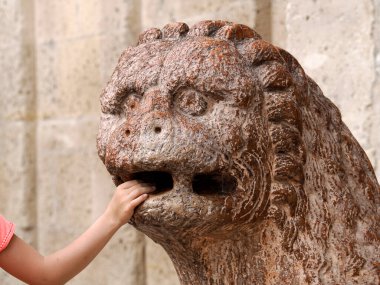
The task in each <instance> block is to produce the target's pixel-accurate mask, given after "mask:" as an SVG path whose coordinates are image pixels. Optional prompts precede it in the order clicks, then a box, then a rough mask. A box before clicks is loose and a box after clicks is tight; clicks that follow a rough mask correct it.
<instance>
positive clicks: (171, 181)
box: [97, 21, 380, 284]
mask: <svg viewBox="0 0 380 285" xmlns="http://www.w3.org/2000/svg"><path fill="white" fill-rule="evenodd" d="M101 106H102V115H101V123H100V131H99V136H98V140H97V146H98V151H99V156H100V158H101V159H102V161H103V162H104V164H105V166H106V168H107V170H108V171H109V173H110V174H111V175H112V177H113V179H114V182H115V183H116V184H120V183H122V182H123V181H126V180H129V179H140V180H142V181H146V182H149V183H154V184H156V186H157V191H156V192H155V193H153V194H152V195H150V197H149V198H148V200H146V201H145V202H144V203H143V204H142V205H141V206H140V207H138V208H137V210H136V211H135V214H134V217H133V221H132V224H133V225H134V226H135V227H136V228H137V229H138V230H140V231H142V232H143V233H145V234H146V235H147V236H149V237H150V238H152V239H153V240H154V241H155V242H157V243H159V244H160V245H161V246H163V247H164V249H165V250H166V251H167V253H168V254H169V256H170V258H171V259H172V261H173V263H174V266H175V268H176V271H177V273H178V275H179V278H180V281H181V283H182V284H379V282H380V277H379V274H380V273H379V271H380V250H379V245H380V234H379V231H380V225H379V220H380V215H379V205H380V191H379V184H378V182H377V180H376V177H375V175H374V171H373V169H372V166H371V164H370V162H369V160H368V159H367V156H366V155H365V153H364V151H363V150H362V148H361V147H360V146H359V144H358V143H357V141H356V140H355V138H354V137H353V136H352V134H351V133H350V131H349V130H348V128H347V127H346V126H345V124H344V123H343V122H342V120H341V115H340V112H339V110H338V109H337V108H336V106H335V105H334V104H333V103H331V102H330V100H329V99H327V98H326V97H324V96H323V94H322V92H321V90H320V89H319V87H318V86H317V84H316V83H315V82H314V81H313V80H312V79H310V78H309V77H308V76H307V75H306V74H305V73H304V71H303V69H302V68H301V66H300V65H299V63H298V62H297V61H296V59H295V58H294V57H293V56H291V55H290V54H289V53H287V52H286V51H284V50H282V49H280V48H278V47H275V46H273V45H271V44H270V43H268V42H266V41H264V40H262V39H261V38H260V36H259V35H258V34H257V33H256V32H255V31H253V30H252V29H250V28H249V27H247V26H244V25H239V24H234V23H230V22H224V21H203V22H200V23H198V24H195V25H194V26H192V27H191V28H189V27H188V26H187V25H186V24H184V23H171V24H168V25H166V26H165V27H164V28H163V29H162V30H159V29H155V28H154V29H149V30H147V31H145V32H144V33H142V34H141V35H140V37H139V42H138V44H137V46H135V47H129V48H127V49H126V50H125V51H124V52H123V53H122V55H121V57H120V59H119V62H118V64H117V67H116V69H115V71H114V73H113V75H112V77H111V80H110V81H109V83H108V85H107V87H106V88H105V89H104V92H103V94H102V95H101Z"/></svg>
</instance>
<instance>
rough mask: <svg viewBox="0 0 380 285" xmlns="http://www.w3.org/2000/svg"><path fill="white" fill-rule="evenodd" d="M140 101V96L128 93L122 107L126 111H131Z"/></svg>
mask: <svg viewBox="0 0 380 285" xmlns="http://www.w3.org/2000/svg"><path fill="white" fill-rule="evenodd" d="M140 101H141V96H139V95H137V94H129V95H128V96H127V97H126V98H125V100H124V103H123V108H124V110H125V111H127V112H128V111H131V110H133V109H135V108H136V107H137V106H138V105H139V104H140Z"/></svg>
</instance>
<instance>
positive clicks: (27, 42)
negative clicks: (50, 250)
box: [0, 0, 36, 285]
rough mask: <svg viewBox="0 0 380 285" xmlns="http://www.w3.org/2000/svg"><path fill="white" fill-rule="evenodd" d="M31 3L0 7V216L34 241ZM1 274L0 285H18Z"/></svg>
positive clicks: (18, 0)
mask: <svg viewBox="0 0 380 285" xmlns="http://www.w3.org/2000/svg"><path fill="white" fill-rule="evenodd" d="M33 35H34V31H33V1H22V0H6V1H1V3H0V70H1V72H0V89H1V95H0V213H1V214H2V215H4V216H5V217H6V218H7V219H9V220H11V221H13V222H14V223H15V224H16V225H17V228H16V233H17V234H18V235H20V236H22V237H23V238H24V239H25V240H26V241H27V242H29V243H31V244H34V245H35V244H36V243H35V242H36V240H35V233H36V231H35V230H36V228H35V218H36V212H35V186H36V185H35V171H34V167H35V154H36V153H35V135H34V134H35V85H34V84H35V80H34V67H35V62H34V38H33ZM15 282H17V281H16V279H14V278H12V277H10V276H9V275H7V274H4V272H0V283H1V284H3V285H7V284H16V283H15Z"/></svg>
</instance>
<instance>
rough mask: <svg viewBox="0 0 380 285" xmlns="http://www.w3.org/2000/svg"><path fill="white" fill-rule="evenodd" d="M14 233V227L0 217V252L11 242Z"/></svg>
mask: <svg viewBox="0 0 380 285" xmlns="http://www.w3.org/2000/svg"><path fill="white" fill-rule="evenodd" d="M14 231H15V225H14V224H13V223H11V222H8V221H7V220H6V219H4V217H3V216H1V215H0V252H2V251H3V250H4V249H5V248H6V247H7V246H8V244H9V242H10V241H11V239H12V237H13V234H14Z"/></svg>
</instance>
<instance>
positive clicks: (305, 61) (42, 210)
mask: <svg viewBox="0 0 380 285" xmlns="http://www.w3.org/2000/svg"><path fill="white" fill-rule="evenodd" d="M201 19H227V20H230V21H235V22H239V23H244V24H246V25H249V26H252V27H253V26H255V27H256V30H257V31H258V32H259V33H261V34H262V35H263V37H264V38H265V39H267V40H269V41H272V42H274V43H275V44H277V45H279V46H282V47H284V48H285V49H287V50H289V51H290V52H291V53H292V54H293V55H294V56H295V57H296V58H298V59H299V61H300V62H301V64H302V65H303V66H304V68H305V70H306V72H307V73H308V74H309V75H310V76H311V77H312V78H314V79H315V80H316V82H317V83H318V84H319V85H320V86H321V88H322V90H323V91H324V93H325V95H326V96H328V97H329V98H331V100H333V101H334V102H335V103H336V104H337V105H338V106H339V108H340V109H341V111H342V115H343V119H344V121H345V122H346V123H347V125H348V126H349V127H350V129H351V131H352V132H353V133H354V135H355V136H356V138H357V139H358V140H359V142H360V143H361V145H362V146H363V147H364V149H365V150H366V151H367V153H368V155H369V157H370V159H371V161H372V162H373V165H374V166H375V167H376V171H377V175H378V177H379V176H380V150H378V147H379V146H380V134H379V133H380V132H379V131H380V128H379V122H380V0H363V1H343V0H333V1H331V0H330V1H327V0H319V1H312V0H307V1H301V0H273V1H268V0H235V1H228V0H204V1H190V0H187V1H175V0H161V1H158V0H113V1H102V0H89V1H77V0H67V1H59V0H56V1H51V0H4V1H1V2H0V51H1V53H0V71H1V72H0V90H1V93H0V213H2V214H4V215H5V216H6V217H7V218H8V219H10V220H13V221H14V222H15V223H16V224H17V234H18V235H19V236H21V237H23V238H24V239H26V240H27V241H28V242H30V243H32V244H33V245H34V246H35V247H37V248H38V249H39V250H40V251H41V252H42V253H45V254H47V253H49V252H52V251H54V250H56V249H58V248H61V247H63V246H64V245H66V244H67V243H68V242H70V241H71V240H73V239H74V238H75V237H76V236H78V235H79V234H80V233H81V232H82V231H83V230H85V228H86V227H88V226H89V225H90V224H91V222H93V221H94V220H95V219H96V217H97V216H98V215H99V214H100V213H101V212H102V211H103V209H104V207H105V205H106V204H107V201H108V199H109V197H110V195H111V194H112V190H113V185H112V183H111V181H110V179H109V176H108V174H107V173H106V171H105V169H104V167H103V166H102V165H101V162H100V160H99V159H98V158H97V154H96V148H95V137H96V132H97V124H98V116H99V102H98V98H99V94H100V92H101V89H102V87H103V86H104V84H105V83H106V81H107V80H108V77H109V76H110V74H111V72H112V69H113V67H114V65H115V63H116V60H117V58H118V56H119V54H120V53H121V51H122V50H123V49H124V48H125V47H126V46H128V45H130V44H133V43H134V42H135V40H136V38H137V35H138V33H139V32H140V31H142V30H143V29H146V28H149V27H152V26H155V27H162V26H163V25H164V24H166V23H168V22H171V21H184V22H187V23H188V24H192V23H194V22H196V21H198V20H201ZM69 283H70V284H95V285H96V284H112V285H117V284H136V285H154V284H160V285H175V284H178V281H177V277H176V274H175V270H174V269H173V267H172V265H171V261H170V259H169V258H168V257H167V256H166V254H165V252H163V250H162V249H161V248H160V247H159V246H157V245H156V244H154V243H153V242H152V241H150V240H149V239H148V238H145V237H144V236H143V235H142V234H140V233H138V232H137V231H135V230H134V229H133V228H131V227H130V226H125V227H124V228H123V229H122V230H120V231H119V232H118V233H117V235H116V236H115V237H114V238H113V239H112V241H111V242H110V243H109V244H108V245H107V247H106V249H105V250H104V251H103V252H102V253H101V254H100V255H99V256H98V257H97V259H96V260H95V261H94V263H92V264H91V265H90V266H89V267H88V268H87V269H86V270H85V271H84V272H82V273H81V274H80V275H79V276H78V277H76V278H75V279H74V280H73V281H71V282H69ZM0 284H4V285H7V284H20V282H18V281H16V280H15V279H14V278H12V277H9V276H8V275H6V274H4V273H3V272H0Z"/></svg>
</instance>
